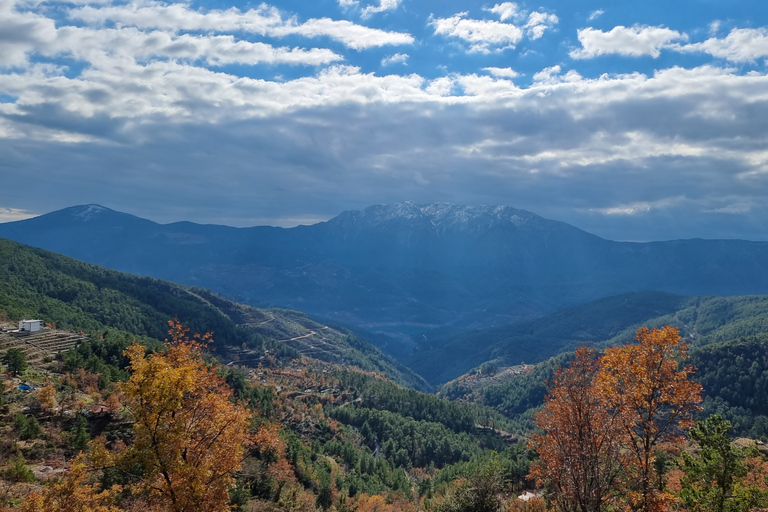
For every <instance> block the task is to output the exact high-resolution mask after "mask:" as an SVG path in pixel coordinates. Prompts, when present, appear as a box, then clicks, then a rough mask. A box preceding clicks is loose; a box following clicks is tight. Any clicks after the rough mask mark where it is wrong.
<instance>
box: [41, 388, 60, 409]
mask: <svg viewBox="0 0 768 512" xmlns="http://www.w3.org/2000/svg"><path fill="white" fill-rule="evenodd" d="M37 401H38V402H40V406H41V407H42V408H43V409H44V410H46V411H52V410H54V409H55V408H56V388H54V387H53V386H52V385H51V384H48V385H46V386H44V387H42V388H40V389H39V390H38V391H37Z"/></svg>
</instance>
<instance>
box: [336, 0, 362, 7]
mask: <svg viewBox="0 0 768 512" xmlns="http://www.w3.org/2000/svg"><path fill="white" fill-rule="evenodd" d="M338 2H339V7H341V8H342V9H349V8H350V7H354V6H356V5H357V4H358V1H357V0H338Z"/></svg>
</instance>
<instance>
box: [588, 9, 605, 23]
mask: <svg viewBox="0 0 768 512" xmlns="http://www.w3.org/2000/svg"><path fill="white" fill-rule="evenodd" d="M603 14H605V11H604V10H602V9H597V10H596V11H592V13H591V14H590V15H589V17H588V18H587V21H594V20H596V19H597V18H599V17H600V16H602V15H603Z"/></svg>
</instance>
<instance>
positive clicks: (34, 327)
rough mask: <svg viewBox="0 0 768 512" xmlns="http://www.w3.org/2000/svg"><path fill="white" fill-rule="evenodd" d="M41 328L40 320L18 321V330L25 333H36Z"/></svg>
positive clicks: (41, 322)
mask: <svg viewBox="0 0 768 512" xmlns="http://www.w3.org/2000/svg"><path fill="white" fill-rule="evenodd" d="M42 328H43V321H42V320H19V330H20V331H25V332H36V331H39V330H40V329H42Z"/></svg>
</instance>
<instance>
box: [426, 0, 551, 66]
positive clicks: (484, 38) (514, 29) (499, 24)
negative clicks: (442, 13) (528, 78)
mask: <svg viewBox="0 0 768 512" xmlns="http://www.w3.org/2000/svg"><path fill="white" fill-rule="evenodd" d="M485 10H486V11H489V12H493V13H495V14H498V15H499V17H500V19H501V21H493V20H477V19H471V18H467V15H468V14H469V13H468V12H460V13H457V14H455V15H453V16H451V17H450V18H437V19H432V20H431V21H430V25H432V26H433V27H434V29H435V34H438V35H443V36H447V37H455V38H457V39H461V40H463V41H466V42H467V43H469V51H470V52H481V53H490V52H491V51H498V50H504V49H507V48H515V47H516V46H517V44H518V43H519V42H520V41H521V40H522V39H523V37H524V35H527V36H528V38H529V39H531V40H535V39H539V38H540V37H541V36H543V35H544V32H545V31H546V30H547V29H550V28H552V27H554V26H555V25H556V24H557V23H558V21H559V20H558V18H557V16H556V15H554V14H550V13H545V12H537V11H535V12H530V13H528V12H526V11H520V10H519V9H518V6H517V4H515V3H513V2H504V3H501V4H496V5H494V6H493V7H491V8H486V9H485ZM510 18H512V19H514V20H515V21H517V22H518V24H517V25H516V24H514V23H504V21H506V20H508V19H510Z"/></svg>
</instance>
